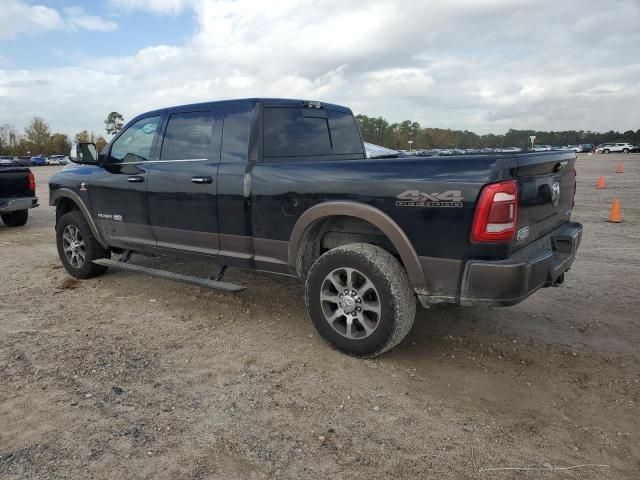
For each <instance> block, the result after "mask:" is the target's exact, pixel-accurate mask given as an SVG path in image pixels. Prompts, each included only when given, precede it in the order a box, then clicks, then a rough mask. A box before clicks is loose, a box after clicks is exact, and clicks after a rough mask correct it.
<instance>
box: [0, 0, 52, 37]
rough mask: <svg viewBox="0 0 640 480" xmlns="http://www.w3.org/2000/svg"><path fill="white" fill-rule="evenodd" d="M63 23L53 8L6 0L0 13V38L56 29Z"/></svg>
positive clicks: (16, 0)
mask: <svg viewBox="0 0 640 480" xmlns="http://www.w3.org/2000/svg"><path fill="white" fill-rule="evenodd" d="M63 25H64V24H63V22H62V18H61V17H60V14H59V13H58V12H57V11H56V10H54V9H53V8H49V7H45V6H43V5H27V4H26V3H25V2H21V1H18V0H6V1H4V2H3V5H2V12H1V14H0V39H12V38H15V36H16V35H18V34H21V33H29V34H35V33H39V32H42V31H45V30H56V29H59V28H62V26H63Z"/></svg>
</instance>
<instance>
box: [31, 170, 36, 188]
mask: <svg viewBox="0 0 640 480" xmlns="http://www.w3.org/2000/svg"><path fill="white" fill-rule="evenodd" d="M29 190H31V191H32V192H35V191H36V178H35V177H34V176H33V173H31V172H29Z"/></svg>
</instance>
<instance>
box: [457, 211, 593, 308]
mask: <svg viewBox="0 0 640 480" xmlns="http://www.w3.org/2000/svg"><path fill="white" fill-rule="evenodd" d="M581 240H582V225H581V224H579V223H576V222H569V223H566V224H565V225H563V226H562V227H560V228H558V229H556V230H554V231H553V232H551V233H550V234H549V235H547V236H546V237H544V238H542V239H540V240H538V241H536V242H535V243H533V244H532V245H529V246H527V247H525V248H523V249H522V250H521V251H518V252H516V253H515V254H514V255H513V256H512V257H510V258H508V259H506V260H500V261H481V260H470V261H468V262H467V264H466V266H465V269H464V274H463V277H462V285H461V290H460V304H461V305H492V306H508V305H514V304H516V303H518V302H521V301H522V300H524V299H525V298H527V297H528V296H529V295H531V294H532V293H534V292H535V291H536V290H538V289H540V288H543V287H550V286H552V285H558V284H560V283H562V282H563V280H564V273H565V272H566V271H568V270H569V269H570V268H571V265H572V264H573V260H574V259H575V256H576V252H577V250H578V247H579V245H580V241H581Z"/></svg>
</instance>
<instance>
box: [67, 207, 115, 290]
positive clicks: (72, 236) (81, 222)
mask: <svg viewBox="0 0 640 480" xmlns="http://www.w3.org/2000/svg"><path fill="white" fill-rule="evenodd" d="M56 243H57V246H58V256H59V257H60V260H61V261H62V265H63V266H64V268H65V270H66V271H67V272H69V274H70V275H71V276H72V277H75V278H91V277H95V276H97V275H101V274H103V273H104V272H105V271H106V270H107V267H105V266H103V265H96V264H95V263H93V261H94V260H97V259H99V258H109V256H110V254H109V250H107V249H106V248H104V247H103V246H102V245H101V244H100V242H98V241H97V240H96V238H95V237H94V236H93V233H92V232H91V228H90V227H89V224H88V223H87V220H86V219H85V218H84V215H82V213H81V212H79V211H77V210H76V211H73V212H69V213H65V214H64V215H63V216H62V217H61V218H60V220H59V221H58V224H57V225H56Z"/></svg>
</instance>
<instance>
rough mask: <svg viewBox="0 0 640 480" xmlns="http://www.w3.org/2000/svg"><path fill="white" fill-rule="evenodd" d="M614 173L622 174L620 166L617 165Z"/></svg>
mask: <svg viewBox="0 0 640 480" xmlns="http://www.w3.org/2000/svg"><path fill="white" fill-rule="evenodd" d="M616 173H622V164H621V163H619V164H618V166H617V167H616Z"/></svg>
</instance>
